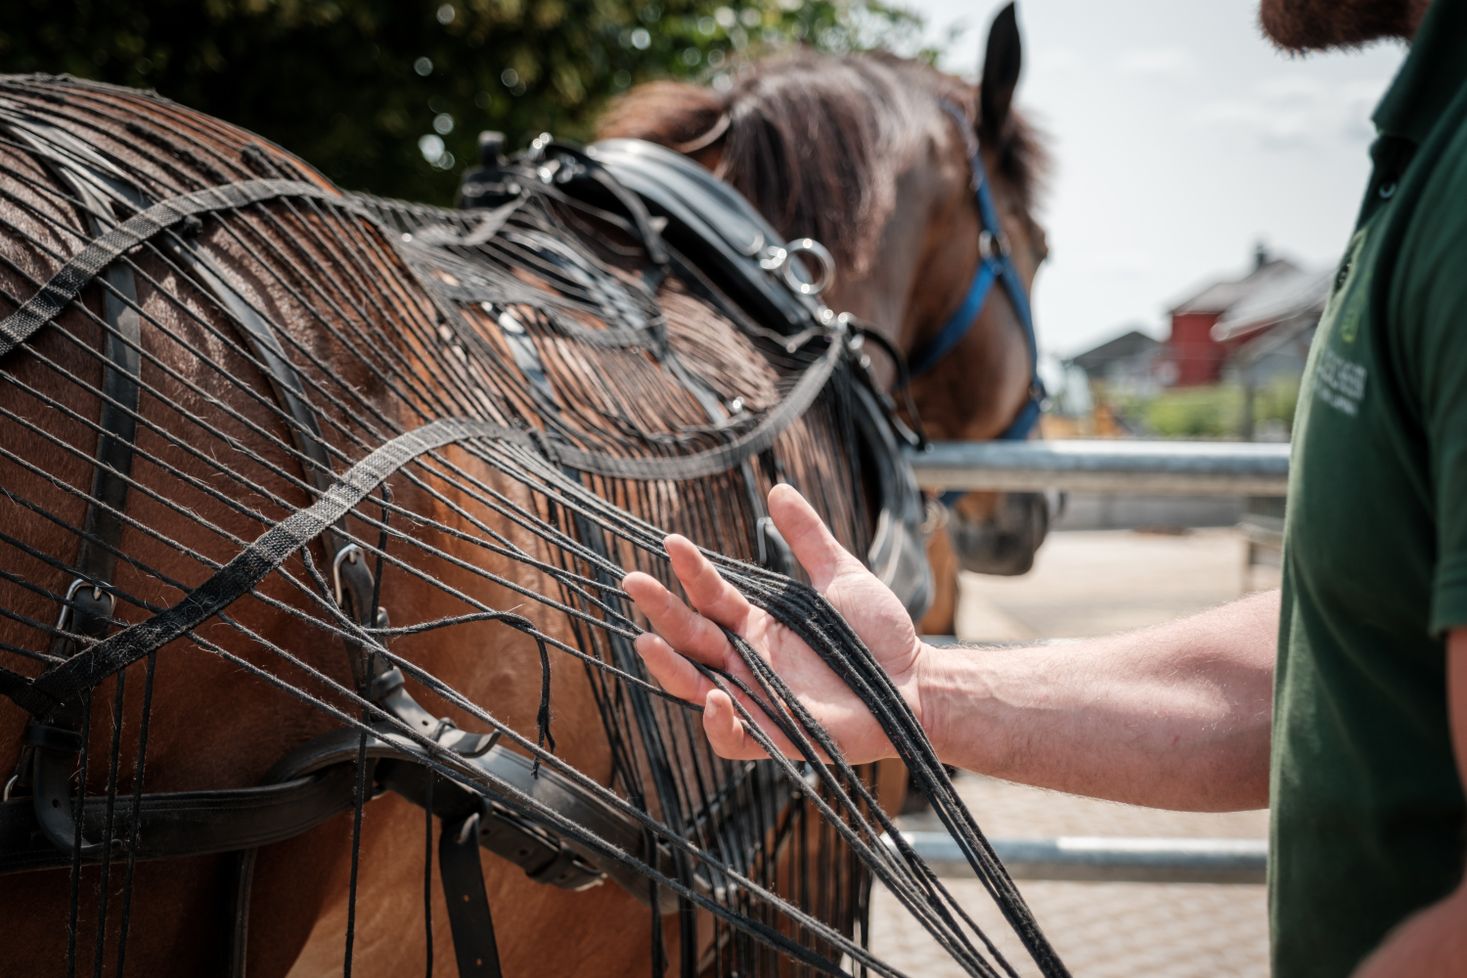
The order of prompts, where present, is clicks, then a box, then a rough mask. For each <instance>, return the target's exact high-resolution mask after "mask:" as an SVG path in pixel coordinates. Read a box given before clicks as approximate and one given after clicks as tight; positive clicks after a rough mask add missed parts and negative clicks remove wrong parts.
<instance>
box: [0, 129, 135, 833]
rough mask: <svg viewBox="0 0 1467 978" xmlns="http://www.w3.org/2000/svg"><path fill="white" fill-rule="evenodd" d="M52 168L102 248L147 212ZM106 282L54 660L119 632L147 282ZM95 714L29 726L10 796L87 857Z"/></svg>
mask: <svg viewBox="0 0 1467 978" xmlns="http://www.w3.org/2000/svg"><path fill="white" fill-rule="evenodd" d="M5 122H6V120H5V119H4V118H3V117H0V126H5ZM6 128H9V127H6ZM12 132H13V134H14V135H16V136H17V137H18V138H20V139H21V140H23V141H25V142H27V143H28V144H30V145H32V146H42V145H44V140H42V139H41V137H39V136H37V135H35V134H33V133H29V132H26V131H14V130H12ZM44 162H45V165H46V166H47V168H48V169H49V170H50V171H51V173H52V175H53V176H54V178H55V179H56V180H57V181H58V182H60V183H61V184H63V185H64V186H65V187H67V188H68V189H69V190H70V191H71V193H72V194H73V195H74V200H75V205H76V209H77V211H78V213H79V214H80V216H81V219H82V223H83V224H84V225H85V226H86V227H87V229H88V230H89V231H90V232H91V233H92V235H93V236H94V238H95V237H98V236H101V235H103V234H104V233H105V232H106V230H107V229H108V228H109V227H111V226H115V225H116V224H117V222H118V214H117V212H118V210H119V209H135V208H136V206H137V200H136V197H135V196H134V195H128V194H122V195H118V196H117V197H114V198H112V199H109V197H108V196H105V195H104V194H103V193H102V192H101V190H100V189H98V186H97V184H96V182H94V179H89V177H88V175H87V174H85V173H83V172H82V171H81V170H80V169H79V166H78V165H66V164H65V163H64V161H63V160H62V159H61V158H59V157H57V158H49V159H46V160H45V161H44ZM101 282H102V286H103V287H102V289H101V290H100V291H101V300H102V302H101V305H102V316H101V319H102V322H103V324H104V328H103V340H102V357H101V361H102V377H101V383H100V385H99V390H100V393H101V408H100V416H99V420H98V428H99V429H100V430H99V433H98V436H97V447H96V452H95V455H94V459H95V461H94V464H93V467H92V488H91V493H90V495H89V496H88V498H87V505H86V512H85V515H84V516H83V519H82V529H81V533H80V538H81V539H80V542H79V543H78V546H77V556H76V560H75V563H74V564H73V567H74V569H75V571H76V574H77V576H76V578H75V579H74V580H73V581H72V582H71V584H70V585H69V586H68V587H67V590H66V594H65V597H64V598H63V599H62V603H61V609H60V613H59V615H58V618H57V634H56V636H55V637H54V638H53V640H52V642H51V646H50V649H49V652H50V654H51V656H52V657H54V658H55V659H58V660H61V659H66V658H69V657H70V656H72V655H73V654H74V653H75V652H76V651H77V650H78V649H79V648H81V647H82V646H83V645H84V644H85V643H87V642H89V641H92V640H95V639H97V638H99V637H101V636H102V635H104V634H106V632H107V630H108V629H109V628H110V627H111V625H112V622H113V613H114V611H115V610H116V598H115V597H114V595H113V593H112V583H113V575H114V574H115V572H116V569H117V554H118V553H119V547H120V543H121V540H122V528H123V516H122V514H123V512H124V510H125V509H126V507H127V497H128V489H129V484H130V481H131V477H132V460H133V441H134V437H135V435H136V430H137V409H138V401H139V392H140V386H139V370H140V368H141V343H142V324H141V320H140V317H139V316H138V312H137V303H138V293H137V281H136V277H135V276H134V275H133V271H132V266H131V265H129V264H127V263H125V262H113V263H111V264H109V265H108V266H107V267H106V268H105V269H104V270H103V271H102V275H101ZM7 335H8V334H7ZM85 709H86V703H85V702H84V701H82V700H81V699H80V698H78V699H75V700H73V701H71V702H68V703H66V704H63V706H62V708H61V709H60V710H58V711H57V713H56V715H54V716H53V717H51V718H50V719H49V720H48V721H46V722H42V721H40V720H38V719H37V718H34V717H33V718H32V719H31V720H30V721H29V722H28V723H27V725H26V732H25V734H24V739H23V748H22V753H21V761H20V764H19V766H18V768H17V771H16V774H15V775H14V777H13V778H12V779H11V782H10V784H8V785H7V788H6V794H7V795H8V794H10V793H11V792H12V791H13V790H14V789H15V788H17V787H18V788H20V789H21V790H22V791H29V793H30V795H31V797H30V799H29V800H28V804H29V805H30V806H31V808H32V814H33V816H34V821H35V824H36V826H37V827H38V828H39V829H40V832H41V834H42V835H43V836H45V838H46V839H47V841H49V842H50V843H51V844H53V845H56V846H61V847H65V848H67V849H70V848H77V849H79V850H80V851H81V852H83V853H87V852H97V851H100V850H101V849H103V848H104V847H103V846H101V845H100V844H99V843H94V842H90V841H88V840H89V839H92V838H95V837H96V836H94V835H91V834H82V835H77V834H75V832H74V828H75V826H74V822H73V820H72V819H71V818H70V810H71V807H72V805H71V779H72V773H73V771H74V770H75V768H76V759H77V756H78V754H79V753H80V752H81V750H82V746H83V745H82V735H81V730H82V729H83V728H84V723H85V717H84V715H83V714H84V711H85Z"/></svg>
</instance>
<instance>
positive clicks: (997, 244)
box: [978, 228, 1009, 261]
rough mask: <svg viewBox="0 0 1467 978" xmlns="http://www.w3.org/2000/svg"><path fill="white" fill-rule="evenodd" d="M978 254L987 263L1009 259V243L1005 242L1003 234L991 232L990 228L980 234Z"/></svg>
mask: <svg viewBox="0 0 1467 978" xmlns="http://www.w3.org/2000/svg"><path fill="white" fill-rule="evenodd" d="M978 254H980V255H982V256H983V259H984V260H985V261H997V260H1002V259H1004V258H1007V257H1008V255H1009V243H1008V242H1007V241H1005V240H1004V236H1003V232H1001V231H990V230H989V229H988V228H984V229H983V230H981V231H979V232H978Z"/></svg>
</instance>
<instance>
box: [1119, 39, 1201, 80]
mask: <svg viewBox="0 0 1467 978" xmlns="http://www.w3.org/2000/svg"><path fill="white" fill-rule="evenodd" d="M1115 65H1116V71H1117V72H1119V73H1120V74H1121V75H1126V76H1130V77H1132V78H1145V79H1147V80H1150V81H1161V80H1175V79H1180V78H1187V77H1190V76H1191V75H1193V74H1195V73H1196V70H1197V61H1196V58H1194V57H1193V56H1192V54H1191V52H1189V51H1188V50H1187V49H1186V48H1184V47H1180V46H1166V47H1157V48H1139V49H1133V50H1131V51H1127V52H1125V53H1123V54H1122V55H1121V56H1120V57H1119V58H1118V59H1116V63H1115Z"/></svg>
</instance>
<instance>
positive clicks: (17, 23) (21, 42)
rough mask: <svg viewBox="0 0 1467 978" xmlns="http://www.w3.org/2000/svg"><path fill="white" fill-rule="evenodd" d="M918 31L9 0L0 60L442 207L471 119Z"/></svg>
mask: <svg viewBox="0 0 1467 978" xmlns="http://www.w3.org/2000/svg"><path fill="white" fill-rule="evenodd" d="M922 28H923V23H922V21H921V19H920V17H918V16H917V15H916V14H914V13H912V12H910V11H908V10H907V9H905V8H903V7H901V6H899V5H895V4H888V3H880V2H860V0H834V2H831V0H827V2H815V3H802V2H798V0H755V2H747V3H737V2H720V0H713V2H708V0H653V2H648V3H643V4H626V3H613V2H609V0H148V2H146V3H136V2H134V3H126V2H115V3H102V2H98V0H78V2H75V3H71V4H63V5H57V4H55V3H54V2H50V0H5V2H4V3H3V4H0V70H3V71H5V72H28V71H43V72H54V73H61V72H66V73H70V74H73V75H77V76H80V77H84V78H95V79H100V80H104V81H110V82H116V83H119V84H124V85H133V86H138V87H143V88H152V89H156V90H157V91H158V92H160V93H161V94H163V95H165V96H167V97H169V98H171V99H174V100H176V101H178V102H182V103H184V104H185V105H189V106H193V107H195V108H198V109H201V110H203V111H205V112H208V113H210V114H211V115H216V116H219V117H220V118H223V119H227V120H229V121H230V122H234V123H237V124H239V125H242V126H244V127H245V128H248V129H251V130H254V131H256V132H258V133H260V134H261V135H263V136H265V137H267V138H269V139H272V140H274V141H275V142H277V143H279V144H281V145H282V146H285V147H286V148H288V149H290V150H291V151H293V152H295V153H297V154H299V155H300V156H302V157H304V158H305V159H307V160H308V161H310V162H311V163H313V164H315V165H316V166H318V167H320V168H321V169H322V170H323V171H324V172H325V173H326V174H327V175H328V176H330V177H331V178H332V179H333V180H335V181H336V182H338V183H340V184H341V185H343V186H345V187H350V188H353V189H365V190H371V191H374V192H376V193H381V194H387V195H391V196H399V197H408V198H412V199H416V200H427V201H433V202H438V203H446V202H448V201H450V200H451V199H452V197H453V192H454V188H455V185H456V179H457V171H458V170H460V169H461V168H462V167H463V166H464V165H465V164H466V163H467V162H468V161H469V160H470V158H471V156H472V154H473V152H474V145H475V139H476V136H477V133H478V132H479V130H481V129H500V130H503V131H504V132H506V133H507V134H508V136H509V141H510V145H511V146H517V145H520V144H522V143H523V142H524V141H526V140H527V139H528V138H530V137H532V136H534V135H535V134H536V133H538V132H541V131H544V130H550V131H553V132H555V133H557V134H558V135H562V136H567V137H571V138H585V137H586V136H587V135H588V134H589V133H590V131H591V129H592V126H593V123H594V120H595V117H596V115H597V113H598V112H599V111H600V110H601V108H602V107H603V106H604V105H605V102H606V100H607V99H608V98H610V97H612V96H614V95H616V94H617V93H619V92H622V91H625V90H626V89H627V88H629V87H631V86H632V85H634V84H636V83H638V82H642V81H646V80H649V79H652V78H669V77H671V78H687V79H693V80H699V81H707V82H709V83H710V84H727V72H728V71H730V70H731V68H732V66H733V65H734V64H736V63H737V62H738V60H739V59H740V58H744V57H749V56H757V55H758V54H760V53H763V52H765V51H767V50H769V49H771V48H775V49H777V48H779V47H781V46H784V45H789V44H806V45H810V46H813V47H816V48H819V49H821V50H827V51H835V52H848V51H858V50H867V49H871V48H877V47H882V48H887V49H890V50H894V51H897V52H898V53H902V54H920V53H924V52H922V51H921V49H920V45H921V40H922ZM925 53H926V54H927V55H928V56H929V57H930V56H931V52H925Z"/></svg>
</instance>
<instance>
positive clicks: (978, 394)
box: [599, 5, 1051, 634]
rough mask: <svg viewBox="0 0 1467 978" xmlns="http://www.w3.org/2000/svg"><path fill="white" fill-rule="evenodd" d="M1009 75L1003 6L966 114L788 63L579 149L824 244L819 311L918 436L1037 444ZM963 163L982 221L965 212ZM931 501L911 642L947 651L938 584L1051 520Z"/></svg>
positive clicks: (883, 80)
mask: <svg viewBox="0 0 1467 978" xmlns="http://www.w3.org/2000/svg"><path fill="white" fill-rule="evenodd" d="M1021 63H1022V42H1021V38H1020V35H1019V31H1018V26H1017V23H1016V20H1015V17H1014V11H1013V8H1012V5H1010V6H1009V7H1006V8H1005V9H1004V10H1003V11H1001V12H1000V13H999V15H998V16H997V17H996V18H995V19H994V22H993V25H992V28H991V30H990V32H989V35H988V40H987V42H986V53H985V55H984V58H983V60H982V64H981V67H980V73H979V77H980V78H981V84H980V86H979V89H978V96H977V97H976V98H975V96H974V92H973V90H972V89H971V88H970V87H969V86H967V85H966V84H964V83H963V82H961V81H960V80H958V79H956V78H953V77H950V76H947V75H944V74H942V73H940V72H938V71H936V70H934V69H932V68H930V67H928V66H926V65H924V64H921V63H919V62H914V61H908V60H901V59H896V58H892V57H888V56H879V55H878V56H867V55H850V56H847V57H843V58H837V59H831V58H827V57H823V56H820V55H817V54H813V53H809V52H801V53H797V54H793V55H789V56H786V57H783V58H781V59H779V60H777V61H774V62H772V63H770V62H767V61H765V62H759V63H757V64H755V65H754V66H753V67H752V68H751V69H750V70H748V71H746V72H744V73H743V74H742V75H738V76H736V78H735V80H734V82H733V84H732V85H731V86H729V87H727V88H726V89H715V88H711V87H699V86H695V85H691V84H687V83H677V82H658V83H652V84H649V85H645V86H642V87H640V88H638V89H635V90H633V91H632V92H630V93H629V94H627V95H626V96H624V97H623V98H622V99H621V100H620V102H619V103H617V104H616V105H615V106H613V108H612V109H611V111H610V112H609V113H608V114H607V116H606V117H605V118H604V119H603V120H602V122H601V124H600V127H599V134H600V135H601V136H602V137H603V138H605V137H635V138H641V139H649V140H653V141H655V142H658V143H661V144H663V145H666V146H669V147H671V148H674V149H676V150H678V151H680V152H682V153H685V154H687V155H688V156H689V157H690V158H692V159H694V160H696V161H697V162H699V163H700V164H702V165H703V166H705V167H707V168H708V169H709V170H711V171H712V172H714V173H715V174H717V175H718V176H719V177H721V178H722V179H725V180H727V181H728V182H730V183H731V184H733V186H735V187H736V188H738V189H739V190H740V191H741V192H742V193H743V194H744V195H745V196H747V197H748V198H749V199H750V200H752V201H754V203H755V204H756V206H758V207H759V209H760V210H761V212H763V213H764V214H765V216H766V217H768V218H769V220H770V221H771V223H773V224H774V226H775V227H776V228H777V229H778V230H779V231H780V232H781V233H783V234H784V235H785V236H786V237H788V238H793V237H798V236H802V235H808V236H810V237H812V238H815V239H817V240H819V241H821V242H823V243H824V244H826V245H827V246H828V247H829V248H830V250H831V252H832V253H833V255H834V257H835V265H836V271H835V275H834V279H833V282H832V285H831V288H830V293H829V294H830V296H831V303H832V305H833V306H834V307H836V308H840V309H845V310H849V311H851V312H853V313H855V314H857V315H859V316H860V317H862V318H863V319H865V320H867V321H869V322H871V323H872V324H874V325H875V327H876V329H877V330H879V332H880V338H881V339H882V340H883V341H884V342H883V344H882V345H883V346H886V347H888V348H890V349H893V350H895V351H897V352H898V353H899V355H900V356H901V357H902V358H903V359H904V360H905V361H906V362H907V364H909V365H910V367H911V371H910V372H911V377H910V380H909V384H908V386H907V393H908V394H909V395H910V399H911V402H912V407H913V412H914V414H915V415H916V416H917V417H919V418H920V421H921V424H922V426H923V427H924V428H925V429H926V433H927V434H928V435H929V436H930V437H932V438H934V439H945V440H954V441H987V440H991V439H995V438H1005V439H1025V438H1031V437H1037V436H1038V426H1037V420H1038V410H1037V408H1038V400H1039V398H1041V397H1042V393H1041V388H1040V385H1039V380H1038V374H1037V372H1036V367H1037V364H1036V360H1035V355H1036V352H1037V351H1036V349H1035V336H1034V332H1033V324H1032V322H1029V321H1028V319H1029V315H1030V313H1029V309H1028V306H1029V303H1028V296H1029V295H1030V294H1031V293H1032V288H1033V282H1034V277H1035V274H1036V273H1037V271H1038V269H1039V267H1040V266H1041V264H1042V263H1043V261H1044V259H1045V257H1046V256H1047V255H1048V241H1047V237H1046V234H1045V231H1044V228H1043V226H1042V224H1041V223H1040V222H1039V220H1038V219H1037V217H1036V211H1037V206H1038V197H1039V193H1040V191H1041V190H1042V185H1043V177H1044V174H1045V171H1046V166H1047V160H1046V155H1045V152H1044V148H1043V143H1042V139H1041V138H1040V136H1039V134H1038V133H1037V132H1036V130H1035V129H1034V127H1033V126H1032V125H1030V124H1029V123H1028V122H1027V120H1025V119H1024V118H1023V117H1022V115H1020V114H1019V113H1018V112H1016V111H1015V110H1014V109H1013V98H1014V92H1015V90H1016V87H1017V84H1018V81H1019V74H1020V67H1021ZM975 147H976V153H977V154H978V155H979V157H980V162H981V170H980V171H979V172H980V173H986V174H987V181H986V182H987V185H988V190H987V191H986V193H987V194H989V195H990V198H991V200H992V205H991V206H992V212H993V215H994V216H993V217H988V218H985V217H984V215H983V214H982V213H981V211H982V207H975V206H974V203H975V200H974V198H975V188H974V182H973V181H974V176H973V175H974V172H975V170H974V167H973V166H971V165H970V162H969V161H970V157H972V156H973V155H974V153H975ZM980 179H981V177H980ZM995 217H996V221H995V220H994V218H995ZM994 224H996V225H997V226H993V225H994ZM995 253H997V254H998V255H1000V256H1004V255H1006V256H1007V257H1008V260H1009V261H1011V263H1012V269H1013V273H1014V274H1013V279H1012V281H1004V279H1003V276H1001V275H1000V276H997V278H998V279H999V281H998V283H997V284H992V280H993V277H994V276H992V258H993V256H994V254H995ZM985 276H988V278H987V281H985ZM987 297H991V301H984V300H985V298H987ZM881 369H882V370H883V371H884V379H885V382H886V383H887V385H888V387H889V388H894V387H896V386H897V385H898V384H899V383H900V382H902V381H903V378H901V377H899V376H898V373H897V370H896V365H895V364H893V363H891V362H890V360H888V359H883V360H882V363H881ZM942 501H943V502H944V503H945V504H946V506H945V507H942V508H938V507H934V509H933V529H934V531H935V532H934V533H933V535H932V540H931V549H930V555H929V556H930V559H931V562H932V565H933V567H934V570H935V571H936V572H937V573H936V574H935V578H936V581H937V583H938V591H937V593H936V595H935V601H934V604H933V606H932V608H931V609H930V610H929V613H928V615H927V616H926V617H925V618H924V619H923V621H922V624H923V627H924V630H925V631H927V632H929V633H942V634H950V633H951V632H952V622H953V615H954V611H955V604H956V591H957V570H958V569H959V568H961V569H964V570H968V571H973V572H977V573H983V574H999V575H1017V574H1023V573H1026V572H1028V570H1029V569H1030V568H1031V567H1032V565H1033V560H1034V554H1035V552H1036V551H1037V550H1038V548H1039V546H1040V544H1041V543H1042V542H1043V541H1044V538H1045V535H1046V533H1047V532H1048V528H1049V522H1050V515H1051V514H1050V508H1049V506H1048V504H1047V502H1046V499H1045V496H1044V495H1043V494H1040V493H1014V492H1011V493H991V492H973V493H948V494H945V495H944V496H943V498H942Z"/></svg>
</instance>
